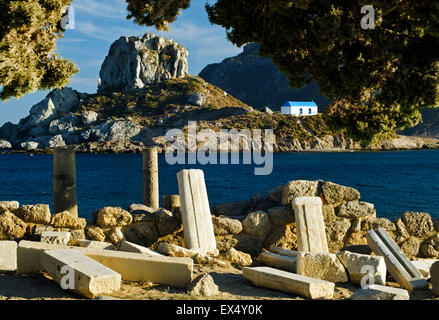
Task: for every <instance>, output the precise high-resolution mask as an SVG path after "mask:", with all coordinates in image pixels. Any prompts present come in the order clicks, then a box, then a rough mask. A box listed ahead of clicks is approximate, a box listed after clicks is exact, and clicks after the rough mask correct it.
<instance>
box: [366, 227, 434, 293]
mask: <svg viewBox="0 0 439 320" xmlns="http://www.w3.org/2000/svg"><path fill="white" fill-rule="evenodd" d="M366 238H367V243H368V245H369V247H370V248H371V249H372V250H373V252H374V253H375V254H376V255H378V256H383V257H384V259H385V261H386V266H387V270H389V273H390V274H391V275H392V277H393V278H394V279H395V280H396V281H397V282H398V283H399V285H400V286H401V287H402V288H404V289H407V290H408V291H410V292H411V291H412V290H413V289H415V288H422V287H427V286H428V283H427V282H426V281H425V279H424V278H423V276H422V274H421V273H420V272H419V270H418V269H416V267H415V266H414V265H413V264H412V263H411V262H410V260H409V259H408V258H407V256H406V255H405V254H404V253H403V252H402V251H401V249H400V248H399V247H398V245H397V244H396V243H395V242H394V241H393V239H392V238H391V237H390V235H389V234H388V233H387V231H386V230H385V229H384V228H379V229H376V230H370V231H368V232H367V234H366Z"/></svg>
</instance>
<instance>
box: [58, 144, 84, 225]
mask: <svg viewBox="0 0 439 320" xmlns="http://www.w3.org/2000/svg"><path fill="white" fill-rule="evenodd" d="M53 207H54V213H59V212H63V211H68V212H69V213H70V214H71V215H72V216H74V217H78V204H77V202H76V163H75V150H74V149H73V148H72V147H68V148H58V149H55V153H54V155H53Z"/></svg>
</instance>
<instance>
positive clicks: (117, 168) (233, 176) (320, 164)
mask: <svg viewBox="0 0 439 320" xmlns="http://www.w3.org/2000/svg"><path fill="white" fill-rule="evenodd" d="M241 160H242V159H241ZM240 163H242V161H240ZM255 167H258V166H257V165H253V164H233V165H232V164H229V165H222V164H215V165H214V164H207V165H199V164H198V165H170V164H168V162H167V161H166V159H165V155H164V154H159V190H160V198H162V196H163V195H166V194H178V184H177V178H176V174H177V173H178V172H179V171H180V170H182V169H202V170H203V171H204V175H205V180H206V186H207V192H208V197H209V203H210V204H211V205H215V204H221V203H226V202H232V201H238V200H247V199H250V197H251V196H252V195H253V194H255V193H264V194H267V192H268V191H269V190H270V189H272V188H275V187H277V186H279V185H283V184H285V183H287V182H288V181H291V180H299V179H304V180H319V179H320V180H324V181H332V182H335V183H338V184H341V185H345V186H350V187H354V188H356V189H358V190H359V191H360V193H361V199H362V200H363V201H367V202H371V203H373V204H374V205H375V208H376V210H377V216H378V217H386V218H389V219H391V220H393V219H394V218H395V217H400V216H401V214H402V213H403V212H405V211H415V212H428V213H429V214H431V216H432V217H433V218H437V219H439V150H422V151H386V152H333V153H331V152H324V153H318V152H309V153H307V152H300V153H297V152H296V153H275V154H274V155H273V171H272V173H271V174H269V175H255V170H254V169H255ZM76 171H77V198H78V208H79V216H80V217H83V218H90V217H91V215H92V212H93V211H94V210H97V209H99V208H102V207H105V206H118V207H122V208H127V207H128V206H129V205H130V204H132V203H142V199H143V196H142V155H141V154H77V155H76ZM52 190H53V155H50V154H1V155H0V201H3V200H16V201H19V202H20V204H38V203H44V204H49V205H50V206H51V208H52V209H53V193H52Z"/></svg>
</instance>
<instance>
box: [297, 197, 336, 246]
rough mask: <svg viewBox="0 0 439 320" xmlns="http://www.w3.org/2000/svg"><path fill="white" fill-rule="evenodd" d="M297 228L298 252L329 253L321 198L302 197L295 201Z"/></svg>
mask: <svg viewBox="0 0 439 320" xmlns="http://www.w3.org/2000/svg"><path fill="white" fill-rule="evenodd" d="M292 205H293V210H294V215H295V219H296V228H297V246H298V251H302V252H323V253H324V252H329V251H328V243H327V240H326V232H325V222H324V221H323V215H322V200H321V199H320V198H319V197H300V198H295V199H294V200H293V204H292Z"/></svg>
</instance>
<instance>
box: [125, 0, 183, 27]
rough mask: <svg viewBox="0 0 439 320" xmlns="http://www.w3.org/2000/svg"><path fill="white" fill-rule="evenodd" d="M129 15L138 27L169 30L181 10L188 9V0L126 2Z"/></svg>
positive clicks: (129, 0) (133, 0)
mask: <svg viewBox="0 0 439 320" xmlns="http://www.w3.org/2000/svg"><path fill="white" fill-rule="evenodd" d="M126 1H127V3H128V8H127V9H128V12H129V15H128V16H127V19H134V22H136V23H137V24H140V25H147V26H155V27H156V28H157V29H158V30H169V27H168V23H171V22H174V21H175V19H176V17H177V16H178V15H179V14H180V10H181V9H187V8H189V4H190V0H149V1H144V0H126Z"/></svg>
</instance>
